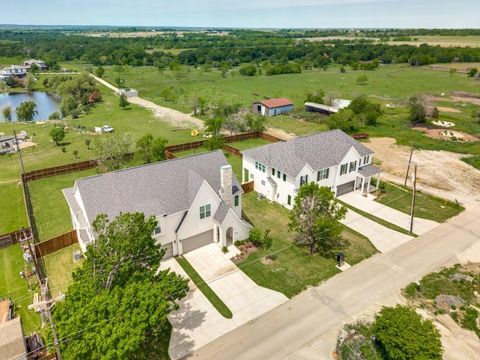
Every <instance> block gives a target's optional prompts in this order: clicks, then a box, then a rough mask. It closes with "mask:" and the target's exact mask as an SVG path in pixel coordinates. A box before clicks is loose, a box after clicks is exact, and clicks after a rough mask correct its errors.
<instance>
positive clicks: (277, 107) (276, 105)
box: [253, 98, 293, 116]
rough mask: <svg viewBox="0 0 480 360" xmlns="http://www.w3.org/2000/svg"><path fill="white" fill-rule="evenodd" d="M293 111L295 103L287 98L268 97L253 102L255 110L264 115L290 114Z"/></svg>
mask: <svg viewBox="0 0 480 360" xmlns="http://www.w3.org/2000/svg"><path fill="white" fill-rule="evenodd" d="M292 111H293V103H292V102H291V101H290V100H288V99H286V98H277V99H268V100H263V101H257V102H254V103H253V112H255V113H257V114H262V115H263V116H275V115H281V114H288V113H291V112H292Z"/></svg>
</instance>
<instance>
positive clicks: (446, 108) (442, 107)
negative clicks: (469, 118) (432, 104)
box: [437, 106, 461, 114]
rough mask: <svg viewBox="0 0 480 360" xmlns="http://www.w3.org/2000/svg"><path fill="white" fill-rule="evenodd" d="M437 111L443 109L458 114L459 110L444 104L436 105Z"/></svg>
mask: <svg viewBox="0 0 480 360" xmlns="http://www.w3.org/2000/svg"><path fill="white" fill-rule="evenodd" d="M437 109H438V111H443V112H447V113H454V114H460V113H461V111H460V110H458V109H454V108H451V107H446V106H437Z"/></svg>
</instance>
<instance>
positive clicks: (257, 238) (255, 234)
mask: <svg viewBox="0 0 480 360" xmlns="http://www.w3.org/2000/svg"><path fill="white" fill-rule="evenodd" d="M248 241H250V242H251V243H252V244H253V245H255V246H256V247H258V246H259V245H260V243H261V241H262V232H261V231H260V229H259V228H256V227H254V228H252V229H250V232H249V233H248Z"/></svg>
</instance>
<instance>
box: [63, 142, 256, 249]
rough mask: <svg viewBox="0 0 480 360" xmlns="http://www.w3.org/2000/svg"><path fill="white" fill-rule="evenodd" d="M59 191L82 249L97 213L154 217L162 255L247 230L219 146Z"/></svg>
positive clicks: (91, 237) (226, 240) (238, 236)
mask: <svg viewBox="0 0 480 360" xmlns="http://www.w3.org/2000/svg"><path fill="white" fill-rule="evenodd" d="M63 193H64V195H65V198H66V199H67V202H68V205H69V206H70V213H71V216H72V222H73V227H74V229H75V230H76V231H77V235H78V241H79V243H80V246H81V248H82V249H83V251H85V250H86V246H87V245H88V244H89V243H91V242H93V241H95V233H94V230H93V228H92V223H93V221H94V220H95V218H96V217H97V215H99V214H102V213H104V214H106V215H107V216H108V217H109V218H110V219H113V218H114V217H115V216H117V215H119V214H120V213H126V212H142V213H144V214H145V215H146V216H150V215H153V216H155V217H156V219H157V221H158V226H157V228H156V229H155V231H154V234H153V237H154V238H155V239H156V240H157V243H158V244H159V245H161V247H162V248H163V249H165V258H168V257H171V256H175V255H181V254H184V253H186V252H189V251H191V250H194V249H196V248H199V247H201V246H204V245H207V244H210V243H217V244H218V245H219V246H220V247H224V246H227V247H228V246H229V245H232V244H233V243H234V241H237V240H244V239H246V238H247V237H248V232H249V230H250V228H251V226H250V225H249V224H248V223H246V222H245V221H244V220H242V202H241V194H242V193H243V191H242V187H241V186H240V184H239V182H238V181H237V178H236V176H235V174H234V173H233V171H232V166H231V165H229V164H228V162H227V159H226V158H225V156H224V155H223V152H222V151H220V150H218V151H213V152H209V153H204V154H199V155H193V156H188V157H184V158H178V159H173V160H167V161H162V162H158V163H155V164H149V165H143V166H138V167H133V168H129V169H125V170H120V171H114V172H111V173H107V174H103V175H97V176H91V177H87V178H84V179H80V180H77V181H76V182H75V184H74V186H73V188H68V189H64V190H63Z"/></svg>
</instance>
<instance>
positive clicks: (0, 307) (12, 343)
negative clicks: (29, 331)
mask: <svg viewBox="0 0 480 360" xmlns="http://www.w3.org/2000/svg"><path fill="white" fill-rule="evenodd" d="M12 309H13V305H12V303H11V301H10V300H4V301H0V358H2V359H5V360H14V359H15V360H24V359H27V346H26V343H25V337H24V334H23V330H22V323H21V322H20V318H19V317H16V318H13V311H12Z"/></svg>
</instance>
